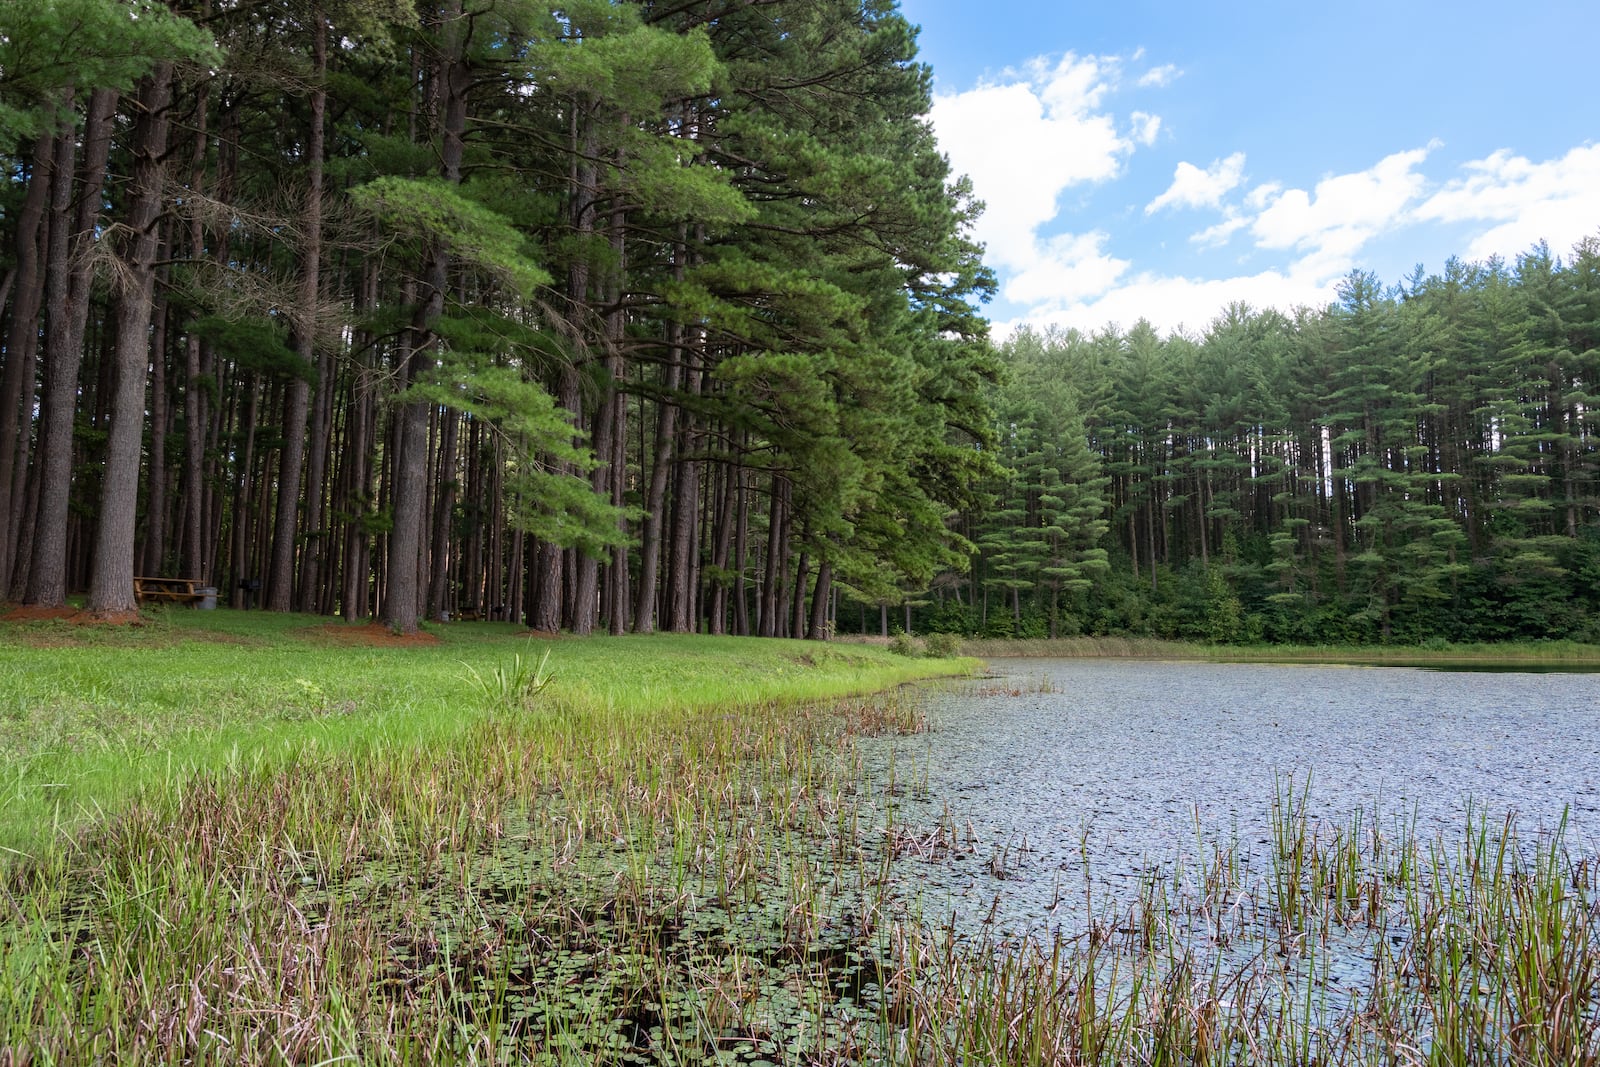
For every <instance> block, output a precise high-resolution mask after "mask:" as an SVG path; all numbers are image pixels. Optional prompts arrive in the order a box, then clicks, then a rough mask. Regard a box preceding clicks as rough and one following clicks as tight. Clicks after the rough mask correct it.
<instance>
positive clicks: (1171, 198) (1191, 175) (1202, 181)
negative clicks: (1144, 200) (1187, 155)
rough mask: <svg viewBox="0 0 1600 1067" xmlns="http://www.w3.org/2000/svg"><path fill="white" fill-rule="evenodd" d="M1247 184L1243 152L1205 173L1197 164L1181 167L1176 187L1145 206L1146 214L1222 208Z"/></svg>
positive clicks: (1215, 163) (1213, 164)
mask: <svg viewBox="0 0 1600 1067" xmlns="http://www.w3.org/2000/svg"><path fill="white" fill-rule="evenodd" d="M1243 180H1244V153H1243V152H1235V153H1234V154H1233V155H1231V156H1229V157H1228V158H1227V159H1217V160H1212V162H1211V166H1209V167H1207V168H1206V169H1205V170H1201V169H1200V168H1199V167H1197V166H1195V165H1194V164H1193V163H1188V162H1184V163H1179V164H1178V168H1177V170H1176V171H1174V172H1173V175H1172V184H1171V185H1170V186H1168V187H1167V191H1166V192H1164V193H1162V194H1161V195H1160V196H1158V197H1156V198H1155V199H1154V200H1152V201H1150V202H1149V203H1148V204H1146V205H1145V206H1144V213H1145V214H1146V215H1153V214H1155V213H1156V212H1157V211H1160V210H1161V209H1162V208H1164V207H1219V206H1221V204H1222V198H1223V197H1224V196H1226V195H1227V194H1228V193H1230V192H1232V191H1233V190H1234V189H1235V188H1236V187H1237V186H1238V185H1239V183H1240V182H1241V181H1243Z"/></svg>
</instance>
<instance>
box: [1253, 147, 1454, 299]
mask: <svg viewBox="0 0 1600 1067" xmlns="http://www.w3.org/2000/svg"><path fill="white" fill-rule="evenodd" d="M1433 147H1434V146H1433V145H1429V146H1427V147H1425V148H1414V149H1411V150H1409V151H1406V152H1396V153H1394V154H1393V155H1390V156H1385V157H1384V158H1383V159H1380V160H1379V161H1378V162H1377V163H1375V164H1373V165H1372V166H1371V167H1368V168H1367V169H1366V170H1362V171H1356V172H1354V173H1351V174H1338V175H1334V176H1333V177H1330V178H1324V179H1323V180H1322V181H1320V182H1318V183H1317V185H1316V189H1315V190H1314V191H1313V192H1310V193H1308V192H1306V190H1304V189H1285V190H1277V191H1264V190H1263V189H1262V188H1258V189H1256V190H1255V191H1254V192H1253V193H1252V198H1254V199H1255V200H1256V201H1257V202H1260V203H1263V204H1264V205H1265V206H1264V207H1263V209H1262V210H1261V213H1260V214H1259V215H1257V216H1256V217H1255V219H1254V220H1253V221H1252V222H1251V224H1250V232H1251V233H1252V234H1253V235H1254V236H1255V238H1256V244H1257V245H1258V246H1259V247H1261V248H1267V249H1274V250H1281V251H1294V252H1297V253H1299V254H1300V257H1301V258H1300V259H1298V260H1297V261H1296V263H1295V268H1296V270H1298V271H1300V272H1303V273H1310V274H1314V275H1317V276H1319V277H1324V278H1325V277H1328V276H1330V275H1334V274H1342V273H1344V272H1345V271H1346V270H1348V269H1349V268H1350V267H1351V266H1353V265H1354V264H1355V262H1356V253H1357V252H1358V251H1359V250H1360V249H1361V247H1362V246H1363V245H1365V244H1366V243H1367V242H1368V241H1370V240H1371V239H1372V238H1373V237H1375V236H1377V235H1378V234H1380V233H1382V232H1384V231H1385V230H1387V229H1391V228H1393V227H1394V226H1396V225H1398V224H1400V223H1401V222H1402V221H1403V220H1404V219H1405V218H1406V215H1407V211H1408V209H1409V208H1410V207H1411V206H1412V204H1413V203H1414V202H1415V201H1416V200H1417V198H1418V197H1420V196H1421V195H1422V193H1423V191H1424V190H1425V189H1426V187H1427V179H1426V178H1425V177H1424V176H1423V175H1422V174H1421V173H1420V172H1419V171H1418V170H1417V168H1418V167H1419V166H1420V165H1421V164H1422V161H1423V160H1425V159H1426V158H1427V156H1428V152H1429V151H1430V150H1431V149H1432V148H1433Z"/></svg>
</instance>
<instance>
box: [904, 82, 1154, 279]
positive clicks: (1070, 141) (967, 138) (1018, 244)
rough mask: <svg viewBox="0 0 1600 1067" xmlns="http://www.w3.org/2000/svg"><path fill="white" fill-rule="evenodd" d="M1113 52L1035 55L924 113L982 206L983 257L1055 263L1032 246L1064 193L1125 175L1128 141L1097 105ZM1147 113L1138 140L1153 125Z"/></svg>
mask: <svg viewBox="0 0 1600 1067" xmlns="http://www.w3.org/2000/svg"><path fill="white" fill-rule="evenodd" d="M1121 62H1122V61H1121V60H1120V59H1118V58H1117V57H1115V56H1082V57H1080V56H1077V55H1074V54H1072V53H1070V52H1069V53H1068V54H1066V55H1065V56H1062V57H1061V58H1059V59H1047V58H1039V59H1035V60H1032V61H1030V62H1029V63H1028V64H1026V65H1025V66H1024V67H1023V69H1022V70H1010V71H1007V72H1005V74H1004V75H1002V80H1000V81H997V82H988V83H984V84H980V85H978V86H977V87H976V88H974V89H971V90H968V91H966V92H960V93H949V94H939V95H936V96H935V97H934V101H933V112H932V115H931V118H932V121H933V128H934V132H935V133H936V134H937V135H938V138H939V147H940V148H941V149H943V150H944V151H945V152H946V153H947V154H948V155H949V157H950V164H951V167H952V168H953V169H954V171H955V172H956V173H957V174H966V175H968V176H970V177H971V178H972V185H973V190H974V192H975V193H976V195H977V196H978V198H979V199H981V200H983V201H984V203H985V205H986V208H985V210H984V213H983V216H982V218H980V219H979V220H978V223H977V225H976V226H975V227H974V236H975V237H976V238H977V239H978V240H980V241H982V242H984V244H985V245H987V246H988V256H987V259H988V261H989V262H990V263H991V264H993V265H994V266H996V267H999V268H1002V269H1004V268H1011V269H1012V270H1014V271H1025V270H1028V269H1029V268H1030V267H1031V268H1036V269H1041V270H1049V269H1054V267H1053V266H1052V264H1055V266H1059V263H1058V262H1057V261H1056V260H1055V258H1053V257H1054V253H1052V252H1051V251H1050V249H1049V248H1048V247H1047V246H1046V244H1042V243H1041V242H1040V240H1039V237H1038V233H1039V230H1040V229H1041V228H1042V227H1044V226H1045V225H1046V224H1047V223H1049V222H1051V221H1052V220H1053V219H1055V218H1056V215H1057V213H1058V210H1059V209H1058V201H1059V199H1060V197H1061V194H1062V193H1063V192H1065V191H1066V190H1067V189H1069V188H1071V187H1073V186H1077V185H1086V184H1093V183H1099V182H1105V181H1109V180H1111V179H1112V178H1115V177H1116V176H1117V175H1118V174H1119V173H1120V172H1121V169H1122V161H1123V160H1124V159H1125V158H1126V157H1127V155H1128V154H1129V153H1131V152H1132V151H1133V150H1134V149H1135V147H1136V143H1135V140H1134V139H1131V138H1129V137H1127V136H1124V135H1123V134H1121V133H1119V132H1118V129H1117V126H1118V124H1117V121H1116V118H1115V117H1114V116H1113V115H1111V114H1110V113H1108V112H1107V111H1105V110H1103V109H1102V104H1103V102H1104V100H1105V98H1106V96H1107V95H1108V94H1109V93H1110V92H1111V91H1112V90H1113V89H1114V88H1115V86H1116V84H1117V82H1118V79H1119V78H1120V71H1121ZM1152 121H1153V122H1155V123H1159V121H1160V120H1159V119H1158V118H1156V117H1155V116H1148V117H1147V119H1146V121H1145V124H1144V125H1143V126H1136V131H1135V132H1136V134H1137V133H1140V132H1144V130H1146V129H1151V130H1152V131H1153V127H1151V126H1150V122H1152Z"/></svg>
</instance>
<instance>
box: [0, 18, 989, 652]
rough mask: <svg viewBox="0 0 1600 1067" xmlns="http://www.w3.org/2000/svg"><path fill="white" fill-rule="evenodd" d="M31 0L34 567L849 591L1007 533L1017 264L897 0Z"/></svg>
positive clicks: (640, 588)
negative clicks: (992, 337) (994, 326)
mask: <svg viewBox="0 0 1600 1067" xmlns="http://www.w3.org/2000/svg"><path fill="white" fill-rule="evenodd" d="M0 19H3V21H4V24H3V25H0V152H3V153H4V158H5V162H6V166H7V181H6V183H5V185H4V188H3V189H0V196H3V197H4V200H3V203H0V210H3V222H0V247H3V250H4V252H3V254H4V259H3V263H4V270H5V273H4V282H3V291H0V299H3V319H0V339H3V342H0V343H3V345H4V349H3V359H4V362H3V369H0V520H3V521H0V597H8V598H10V599H12V600H14V601H17V602H21V603H25V604H30V605H39V606H41V607H45V608H49V607H55V606H61V605H64V604H65V603H66V598H67V597H68V595H69V594H72V593H77V592H85V593H86V595H87V607H88V609H89V610H91V611H95V612H105V613H117V612H125V611H127V610H129V609H132V608H133V607H134V606H135V604H134V583H133V579H134V577H135V576H137V575H152V576H180V577H187V578H192V579H196V580H198V581H202V582H204V583H206V584H208V585H212V586H216V587H218V588H219V589H221V590H222V595H223V597H224V599H225V600H228V601H231V602H233V603H235V604H245V603H249V602H251V601H254V602H256V603H258V604H259V605H260V606H264V607H267V608H271V609H274V610H280V611H282V610H300V611H307V612H321V613H329V614H333V613H338V614H342V615H344V616H346V617H348V618H351V619H367V618H379V619H382V620H383V621H384V622H385V623H386V624H387V625H389V626H391V627H392V628H394V629H395V630H397V631H401V632H409V631H411V630H414V629H415V628H416V627H417V625H418V623H419V621H420V620H422V619H424V618H429V617H432V618H445V617H451V616H454V617H484V618H501V619H511V620H519V621H523V622H525V623H526V624H528V625H531V626H534V627H536V628H539V629H545V630H556V629H562V628H565V629H570V630H572V631H574V632H577V633H587V632H591V631H594V630H596V629H609V630H610V631H612V632H623V631H628V630H639V631H649V630H652V629H656V628H661V629H671V630H678V631H688V630H695V629H702V630H709V631H710V632H713V633H722V632H733V633H751V634H763V635H794V636H800V635H810V636H822V635H825V634H826V633H827V632H828V631H829V629H830V628H831V626H832V625H833V620H834V613H835V611H836V606H837V604H838V602H839V600H840V598H841V596H842V595H846V594H851V595H854V596H856V597H857V598H860V599H863V600H865V601H870V602H877V601H885V602H887V601H890V600H895V599H897V598H899V597H901V596H903V593H904V590H906V589H913V588H924V587H926V586H927V585H929V584H930V583H931V582H932V581H933V579H934V576H935V575H936V574H937V573H938V572H939V571H940V570H942V569H948V568H951V567H955V566H959V565H961V564H962V563H963V561H964V559H965V553H964V552H963V542H962V540H961V539H960V538H959V537H956V536H953V535H952V534H951V533H950V532H949V530H948V527H947V519H948V518H949V517H950V516H951V515H952V514H953V513H954V512H956V511H957V510H958V509H961V508H969V509H970V508H972V507H974V506H975V505H976V501H977V496H976V495H975V493H976V489H977V486H978V482H979V479H980V478H981V477H982V476H983V475H984V472H986V471H988V470H989V469H990V468H991V467H992V465H993V458H994V457H993V455H992V450H990V449H988V448H987V447H985V446H984V442H985V440H986V438H987V435H988V434H989V432H990V425H989V419H988V417H987V415H986V414H985V409H984V406H983V404H984V398H983V395H982V387H983V385H984V384H985V382H986V381H987V380H988V379H990V378H991V377H992V375H993V373H994V354H993V352H992V350H991V349H990V348H989V346H988V344H987V341H986V339H985V329H986V328H985V324H984V322H983V320H982V319H981V318H980V317H979V316H978V315H977V314H976V312H975V310H974V306H973V305H974V303H975V302H976V301H977V300H979V299H981V298H982V297H984V296H985V295H986V293H987V292H988V290H989V288H990V287H991V285H992V282H991V279H990V278H989V276H988V275H987V273H986V272H985V271H984V269H983V268H982V266H981V263H980V261H979V250H978V249H977V248H976V247H975V246H974V245H973V244H972V243H971V241H970V240H969V239H968V237H967V234H968V231H969V226H970V222H971V219H972V216H973V212H974V211H975V205H974V204H973V203H972V202H971V199H970V195H969V191H968V189H967V188H966V187H965V186H964V184H962V183H960V182H958V181H955V180H953V179H952V176H951V175H950V174H949V172H948V167H947V164H946V162H945V160H944V159H943V158H942V157H941V155H940V154H939V153H938V151H937V149H936V146H935V144H934V141H933V138H932V135H931V133H930V131H929V128H928V126H927V123H926V120H925V115H926V112H927V110H928V106H929V91H930V81H929V73H928V71H927V69H926V68H925V67H923V66H921V65H919V64H918V63H917V62H916V58H915V55H916V50H915V31H914V30H913V28H912V27H910V26H909V25H908V24H907V23H906V22H905V20H904V19H903V18H902V17H901V16H900V15H899V13H898V12H897V11H896V9H895V6H894V4H893V3H892V2H890V0H667V2H657V0H573V2H566V3H562V4H560V5H553V4H549V3H540V2H536V0H471V2H470V3H469V2H464V0H170V2H156V0H34V2H30V3H27V4H8V5H5V7H4V9H3V14H0Z"/></svg>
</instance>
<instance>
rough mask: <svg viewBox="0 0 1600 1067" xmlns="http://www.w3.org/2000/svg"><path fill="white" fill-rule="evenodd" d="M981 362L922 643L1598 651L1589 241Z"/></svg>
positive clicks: (921, 594)
mask: <svg viewBox="0 0 1600 1067" xmlns="http://www.w3.org/2000/svg"><path fill="white" fill-rule="evenodd" d="M1002 362H1003V364H1004V368H1005V371H1006V373H1005V375H1004V378H1005V381H1004V384H1002V385H1000V386H998V387H996V388H995V389H994V390H993V403H994V405H995V409H996V411H997V413H998V416H999V418H998V421H999V434H998V445H999V449H1000V460H1001V464H1002V466H1003V468H1004V473H1003V475H1002V476H1000V477H997V478H995V479H994V480H993V481H991V482H989V483H988V485H987V488H988V492H989V496H990V498H991V500H992V505H991V506H990V507H989V508H988V509H987V510H986V511H975V512H971V513H969V514H966V515H965V516H964V517H963V527H962V528H963V530H964V531H965V532H966V534H967V535H968V536H969V537H970V538H971V539H972V540H973V541H975V542H977V543H978V545H979V546H980V553H979V555H978V557H977V559H976V561H975V563H974V566H973V567H972V568H971V569H970V570H969V571H960V572H953V573H951V574H949V575H947V576H945V578H944V579H943V580H942V581H940V582H938V583H936V585H935V586H934V588H933V589H932V590H931V591H925V590H919V591H915V593H914V599H915V601H916V602H917V604H916V611H915V612H914V613H913V614H914V622H915V625H916V627H917V628H926V629H939V630H953V631H966V632H978V633H987V634H1003V635H1011V634H1017V635H1021V636H1033V637H1044V636H1058V635H1059V636H1066V635H1072V634H1078V633H1101V634H1106V633H1112V634H1117V633H1134V634H1148V635H1153V636H1160V637H1169V638H1185V639H1190V640H1206V641H1229V642H1233V641H1261V640H1268V641H1280V642H1284V641H1290V642H1302V643H1369V642H1384V641H1393V642H1406V643H1417V642H1427V641H1438V640H1445V641H1493V640H1503V639H1543V638H1572V637H1579V638H1585V639H1588V640H1600V240H1593V239H1591V240H1586V241H1584V242H1582V243H1580V244H1579V245H1578V246H1577V247H1576V248H1575V249H1573V250H1572V252H1571V253H1570V254H1569V255H1565V256H1557V255H1553V254H1552V253H1551V252H1550V250H1549V249H1548V248H1545V247H1543V246H1540V247H1537V248H1535V249H1533V250H1532V251H1530V252H1529V253H1527V254H1525V255H1523V256H1521V257H1519V258H1518V260H1517V261H1516V262H1515V263H1514V264H1507V263H1503V262H1500V261H1497V260H1491V261H1489V262H1486V263H1466V262H1461V261H1458V260H1452V261H1450V262H1449V263H1447V264H1446V265H1445V266H1444V268H1443V270H1442V272H1441V273H1437V274H1427V273H1425V272H1424V271H1423V270H1422V268H1418V270H1417V271H1416V272H1415V273H1414V274H1413V275H1412V276H1411V277H1409V278H1407V279H1405V280H1404V281H1403V282H1401V283H1400V284H1398V285H1396V286H1394V287H1392V288H1391V287H1386V286H1385V285H1383V284H1381V283H1380V282H1379V280H1378V279H1377V278H1376V277H1375V276H1373V275H1372V274H1370V273H1365V272H1356V273H1353V274H1351V275H1350V276H1349V277H1347V278H1346V279H1345V281H1344V282H1343V284H1342V285H1341V286H1340V287H1339V290H1338V300H1337V302H1336V303H1335V304H1334V305H1332V306H1331V307H1328V308H1325V309H1320V310H1306V311H1302V312H1300V313H1299V314H1297V315H1293V316H1289V315H1284V314H1281V313H1278V312H1275V311H1252V310H1251V309H1249V308H1247V307H1242V306H1235V307H1232V308H1229V309H1227V310H1226V311H1225V312H1224V313H1223V314H1222V315H1221V316H1220V317H1218V318H1217V319H1216V320H1215V321H1214V322H1213V323H1212V324H1211V325H1210V326H1209V328H1207V329H1206V330H1205V331H1204V332H1203V333H1200V334H1188V333H1185V332H1183V331H1179V332H1178V333H1176V334H1174V335H1173V336H1170V337H1166V338H1162V337H1160V336H1158V334H1157V333H1156V331H1155V330H1153V329H1151V328H1150V326H1149V324H1148V323H1144V322H1141V323H1139V324H1137V325H1135V326H1134V327H1133V328H1132V329H1131V330H1128V331H1125V332H1124V331H1118V330H1115V329H1110V330H1105V331H1102V332H1100V333H1097V334H1094V335H1084V334H1081V333H1078V332H1076V331H1067V332H1055V331H1050V332H1044V333H1038V332H1032V331H1026V330H1025V331H1022V332H1020V333H1019V334H1017V335H1015V336H1014V337H1012V338H1011V339H1010V340H1009V341H1007V342H1006V343H1005V345H1004V346H1002Z"/></svg>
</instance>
